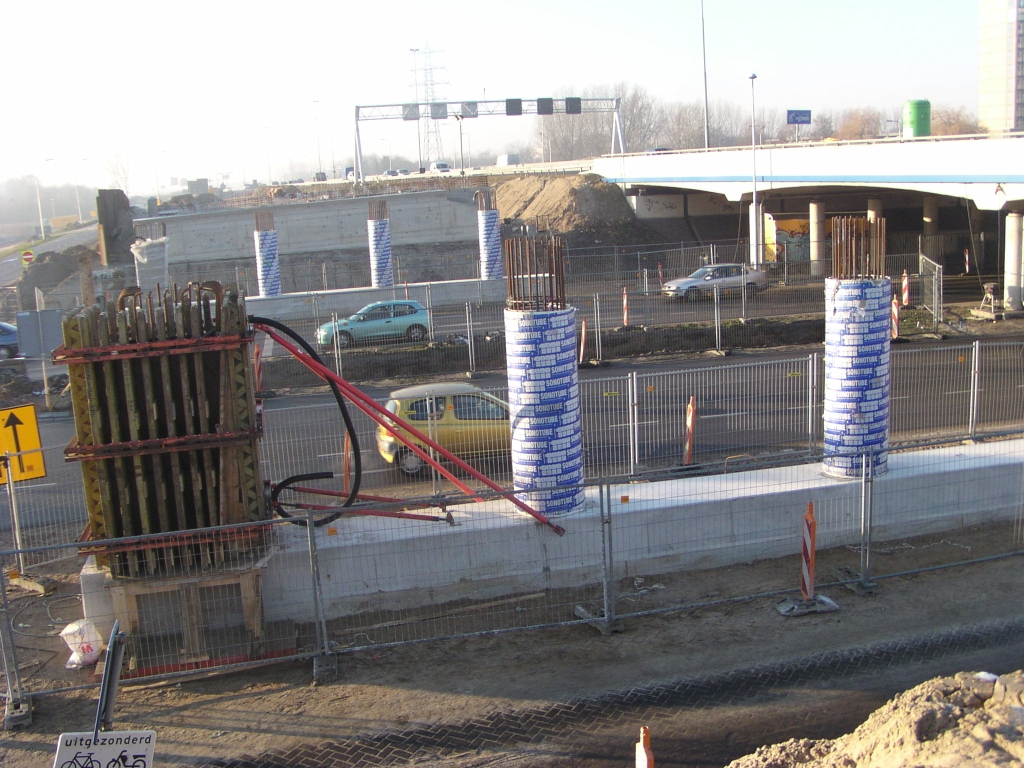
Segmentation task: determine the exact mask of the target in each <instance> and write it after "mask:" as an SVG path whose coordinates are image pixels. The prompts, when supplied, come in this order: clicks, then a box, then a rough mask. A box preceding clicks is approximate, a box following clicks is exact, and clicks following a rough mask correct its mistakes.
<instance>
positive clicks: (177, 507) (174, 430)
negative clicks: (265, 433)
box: [153, 307, 189, 531]
mask: <svg viewBox="0 0 1024 768" xmlns="http://www.w3.org/2000/svg"><path fill="white" fill-rule="evenodd" d="M168 325H169V321H168V315H167V312H166V310H165V308H164V307H157V308H156V309H155V310H154V311H153V329H154V331H155V333H156V338H157V339H158V340H160V341H164V340H165V339H167V336H168V332H169V330H170V329H169V328H168ZM159 360H160V369H159V370H160V377H159V379H160V381H159V386H160V391H161V392H162V393H163V400H162V401H161V405H162V407H163V413H164V423H165V424H166V430H165V432H166V434H164V435H162V437H177V436H178V426H177V407H176V405H175V401H174V394H173V393H172V391H171V386H172V385H171V382H172V374H171V361H170V360H169V359H168V358H167V357H166V356H164V357H161V358H160V359H159ZM171 467H172V468H173V477H172V478H171V481H172V482H171V493H172V495H173V497H174V511H175V515H176V517H177V525H176V527H175V528H174V530H178V531H184V530H186V529H187V528H188V527H189V526H188V521H187V516H186V514H185V464H184V462H183V460H182V456H181V454H179V453H172V454H171ZM169 530H170V529H169Z"/></svg>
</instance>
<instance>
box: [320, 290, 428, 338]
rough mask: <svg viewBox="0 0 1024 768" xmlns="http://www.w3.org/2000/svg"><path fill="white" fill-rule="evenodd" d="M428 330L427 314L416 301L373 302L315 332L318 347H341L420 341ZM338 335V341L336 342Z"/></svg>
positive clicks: (425, 336) (424, 308)
mask: <svg viewBox="0 0 1024 768" xmlns="http://www.w3.org/2000/svg"><path fill="white" fill-rule="evenodd" d="M429 327H430V313H429V312H428V311H427V309H426V307H424V306H423V305H422V304H420V303H419V302H418V301H409V300H405V301H375V302H374V303H373V304H367V305H366V306H365V307H363V308H362V309H360V310H359V311H358V312H356V313H355V314H354V315H352V316H351V317H349V318H346V319H344V320H338V321H337V322H330V323H324V324H323V325H321V326H320V327H319V328H317V329H316V343H317V344H319V345H320V346H321V347H333V346H335V344H336V345H337V346H338V347H339V348H341V349H345V348H346V347H351V346H353V345H355V344H368V343H373V342H381V341H395V340H404V341H410V342H417V341H423V340H424V339H425V338H427V329H428V328H429ZM335 336H337V341H335Z"/></svg>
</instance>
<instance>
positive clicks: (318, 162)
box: [313, 100, 324, 173]
mask: <svg viewBox="0 0 1024 768" xmlns="http://www.w3.org/2000/svg"><path fill="white" fill-rule="evenodd" d="M313 103H314V104H316V105H317V106H315V107H314V108H313V109H314V110H315V111H316V112H315V114H314V115H313V119H314V122H315V123H316V171H317V173H323V172H324V161H323V160H322V159H321V157H320V102H319V101H316V100H314V101H313Z"/></svg>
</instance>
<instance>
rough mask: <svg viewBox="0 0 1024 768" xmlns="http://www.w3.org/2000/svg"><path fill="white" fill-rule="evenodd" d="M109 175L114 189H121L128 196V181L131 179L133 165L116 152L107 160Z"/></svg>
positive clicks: (118, 151)
mask: <svg viewBox="0 0 1024 768" xmlns="http://www.w3.org/2000/svg"><path fill="white" fill-rule="evenodd" d="M107 173H108V174H109V176H110V183H111V184H112V185H113V187H114V189H120V190H121V191H122V192H124V194H125V196H128V180H129V178H130V177H131V165H130V164H129V162H128V158H127V157H125V156H124V155H122V154H121V152H120V150H115V151H114V154H113V155H111V156H110V157H109V158H108V159H107Z"/></svg>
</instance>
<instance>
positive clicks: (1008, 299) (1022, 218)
mask: <svg viewBox="0 0 1024 768" xmlns="http://www.w3.org/2000/svg"><path fill="white" fill-rule="evenodd" d="M1022 222H1024V215H1022V214H1021V213H1020V211H1011V212H1010V213H1007V214H1006V240H1005V243H1006V249H1005V250H1006V257H1005V262H1006V266H1005V272H1004V275H1003V308H1004V309H1008V310H1011V311H1015V312H1016V311H1020V310H1021V309H1024V302H1022V301H1021V294H1022V289H1021V273H1022V272H1024V268H1022V266H1021V240H1022V231H1021V224H1022Z"/></svg>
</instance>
